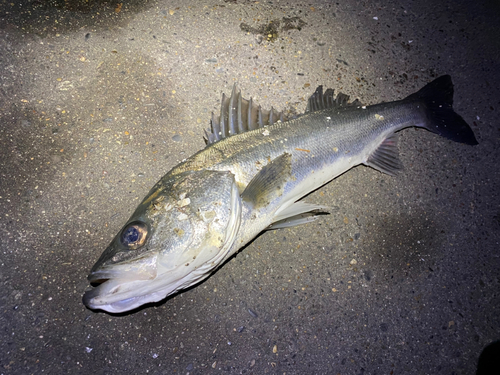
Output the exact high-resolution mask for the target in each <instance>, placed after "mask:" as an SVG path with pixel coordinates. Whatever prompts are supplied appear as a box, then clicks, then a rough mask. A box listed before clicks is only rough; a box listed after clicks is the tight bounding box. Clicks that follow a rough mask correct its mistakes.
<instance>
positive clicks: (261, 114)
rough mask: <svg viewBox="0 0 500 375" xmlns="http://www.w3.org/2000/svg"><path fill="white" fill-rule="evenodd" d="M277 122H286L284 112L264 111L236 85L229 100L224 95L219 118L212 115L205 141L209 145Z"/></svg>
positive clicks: (272, 109)
mask: <svg viewBox="0 0 500 375" xmlns="http://www.w3.org/2000/svg"><path fill="white" fill-rule="evenodd" d="M277 121H286V118H285V115H284V114H283V113H282V112H279V111H277V110H275V109H274V108H273V107H271V109H270V110H266V109H262V107H261V106H260V105H256V104H254V103H253V100H252V98H250V100H247V99H245V98H243V97H242V96H241V91H240V90H238V88H237V86H236V84H234V86H233V91H232V93H231V96H230V97H229V98H228V97H226V95H224V94H222V100H221V104H220V114H219V116H215V115H214V114H213V113H212V120H211V121H210V129H209V130H208V131H207V130H205V136H206V139H205V141H206V142H207V145H209V144H212V143H215V142H217V141H220V140H221V139H224V138H227V137H230V136H232V135H235V134H241V133H244V132H246V131H249V130H254V129H258V128H262V127H264V126H266V125H272V124H274V123H275V122H277Z"/></svg>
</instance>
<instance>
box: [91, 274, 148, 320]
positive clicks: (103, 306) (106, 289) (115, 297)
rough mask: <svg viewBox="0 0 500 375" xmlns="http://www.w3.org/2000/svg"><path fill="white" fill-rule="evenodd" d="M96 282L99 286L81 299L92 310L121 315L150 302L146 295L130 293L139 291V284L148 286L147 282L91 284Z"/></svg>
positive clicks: (121, 280)
mask: <svg viewBox="0 0 500 375" xmlns="http://www.w3.org/2000/svg"><path fill="white" fill-rule="evenodd" d="M98 282H99V283H100V284H99V285H97V286H95V287H91V289H89V290H87V291H86V292H85V293H84V295H83V298H82V302H83V304H84V305H85V306H87V307H88V308H90V309H92V310H104V311H107V312H110V313H121V312H124V311H129V310H133V309H135V308H136V307H139V306H141V305H142V304H144V303H147V302H152V301H149V300H148V295H142V296H141V295H133V294H135V293H133V294H131V293H130V292H133V291H135V290H137V289H141V284H142V286H144V283H146V284H149V283H150V282H148V281H147V280H132V281H130V280H129V279H127V280H124V279H92V283H93V284H96V283H98Z"/></svg>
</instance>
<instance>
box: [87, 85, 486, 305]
mask: <svg viewBox="0 0 500 375" xmlns="http://www.w3.org/2000/svg"><path fill="white" fill-rule="evenodd" d="M453 92H454V88H453V83H452V80H451V77H450V76H449V75H444V76H441V77H439V78H436V79H435V80H434V81H432V82H430V83H428V84H427V85H426V86H424V87H423V88H422V89H420V90H419V91H417V92H416V93H413V94H411V95H409V96H407V97H406V98H404V99H402V100H397V101H393V102H387V103H380V104H375V105H370V106H365V105H363V104H362V103H360V102H359V100H355V101H354V102H349V96H347V95H345V94H343V93H339V94H338V95H336V96H335V93H334V91H333V90H332V89H328V90H326V91H325V92H323V87H322V86H319V87H318V88H317V89H316V91H315V92H314V93H313V94H312V95H311V97H310V98H309V100H308V104H307V109H306V110H305V112H304V113H303V114H302V115H299V116H296V117H291V118H290V119H288V118H287V117H288V116H286V115H285V114H284V113H283V112H279V111H276V110H275V109H274V108H271V110H265V109H263V108H262V107H260V106H258V105H257V104H255V103H254V102H253V100H252V99H251V98H250V99H249V100H247V99H244V98H243V97H242V95H241V91H240V90H238V89H237V86H236V85H234V86H233V90H232V93H231V96H230V97H226V96H225V95H224V94H223V95H222V100H221V109H220V114H219V116H215V115H214V114H213V113H212V119H211V127H210V129H209V130H208V131H205V137H206V143H207V146H206V147H205V148H204V149H203V150H200V151H199V152H197V153H196V154H194V155H193V156H191V157H189V158H188V159H186V160H184V161H183V162H181V163H180V164H178V165H177V166H175V167H174V168H173V169H172V170H170V171H169V172H168V173H167V174H166V175H165V176H163V177H162V178H161V179H160V180H159V181H158V182H157V183H156V185H154V187H153V188H152V189H151V191H150V192H149V193H148V194H147V195H146V197H145V198H144V199H143V201H142V202H141V203H140V204H139V206H138V207H137V209H136V210H135V211H134V213H133V214H132V216H131V217H130V219H129V220H128V221H127V222H126V223H125V225H124V226H123V228H122V229H121V230H120V231H119V233H118V234H117V235H116V236H115V238H114V239H113V240H112V241H111V243H110V244H109V246H108V247H107V248H106V249H105V251H104V252H103V253H102V255H101V256H100V258H99V259H98V261H97V262H96V263H95V265H94V266H93V267H92V269H91V271H90V273H89V275H88V280H89V282H90V284H91V285H90V286H89V288H88V289H87V291H86V292H85V293H84V295H83V303H84V304H85V305H86V306H87V307H88V308H89V309H92V310H104V311H106V312H109V313H123V312H127V311H131V310H134V309H135V310H137V309H138V308H139V307H141V306H143V305H145V304H150V303H154V302H158V301H162V300H164V299H166V298H167V297H168V296H170V295H172V294H174V293H177V292H179V291H181V290H183V289H186V288H188V287H191V286H193V285H195V284H198V283H200V282H201V281H203V280H204V279H206V278H207V277H209V276H210V275H211V274H212V273H213V272H214V271H215V270H217V269H218V268H219V267H220V266H221V265H223V264H224V263H225V262H226V261H227V260H228V259H229V258H230V257H231V256H233V255H234V254H235V253H237V252H238V250H240V249H241V248H242V247H244V246H245V245H246V244H248V243H249V242H250V241H252V240H253V239H254V238H255V237H256V236H257V235H259V234H260V233H261V232H263V231H266V230H270V229H280V228H287V227H292V226H295V225H299V224H305V223H309V222H311V221H313V220H315V219H316V218H317V217H318V216H319V214H320V213H325V211H328V207H325V206H320V205H315V204H311V203H308V202H305V201H303V200H301V198H303V197H304V196H306V195H307V194H309V193H310V192H312V191H314V190H316V189H318V188H319V187H321V186H323V185H324V184H326V183H328V182H330V181H331V180H333V179H334V178H335V177H337V176H339V175H341V174H342V173H344V172H346V171H348V170H349V169H351V168H353V167H355V166H357V165H360V164H363V165H365V166H368V167H372V168H374V169H376V170H378V171H380V172H382V173H386V174H389V175H395V174H396V173H397V172H398V171H399V170H400V169H401V167H402V165H401V162H400V160H399V157H398V132H399V131H400V130H402V129H405V128H408V127H420V128H424V129H427V130H429V131H431V132H433V133H435V134H437V135H440V136H442V137H444V138H447V139H449V140H452V141H455V142H459V143H464V144H467V145H476V144H477V143H478V142H477V140H476V138H475V135H474V132H473V131H472V129H471V128H470V126H469V125H468V124H467V122H466V121H465V120H464V119H463V118H462V117H461V116H460V115H459V114H458V113H456V112H455V111H454V109H453Z"/></svg>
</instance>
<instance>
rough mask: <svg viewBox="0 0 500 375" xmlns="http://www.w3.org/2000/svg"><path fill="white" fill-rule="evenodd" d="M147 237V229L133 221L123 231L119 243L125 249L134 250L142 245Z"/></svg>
mask: <svg viewBox="0 0 500 375" xmlns="http://www.w3.org/2000/svg"><path fill="white" fill-rule="evenodd" d="M147 235H148V228H147V226H146V224H144V223H141V222H139V221H135V222H133V223H130V224H129V225H127V226H126V227H125V229H123V232H122V235H121V242H122V245H124V246H125V247H128V248H129V249H133V250H135V249H138V248H139V247H141V246H142V245H144V243H145V242H146V237H147Z"/></svg>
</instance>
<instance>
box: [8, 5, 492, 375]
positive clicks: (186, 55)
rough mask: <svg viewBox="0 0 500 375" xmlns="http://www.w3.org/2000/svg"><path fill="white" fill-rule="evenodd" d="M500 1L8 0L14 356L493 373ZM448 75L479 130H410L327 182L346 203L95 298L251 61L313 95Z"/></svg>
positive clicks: (266, 74)
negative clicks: (108, 258)
mask: <svg viewBox="0 0 500 375" xmlns="http://www.w3.org/2000/svg"><path fill="white" fill-rule="evenodd" d="M499 15H500V6H499V5H498V3H497V2H494V1H485V2H470V1H469V2H467V1H455V0H453V1H452V0H444V1H430V0H429V1H420V2H414V1H385V2H380V3H379V2H358V1H338V2H327V1H317V0H311V1H309V2H295V1H279V0H275V1H260V2H259V1H244V0H231V1H230V0H226V1H221V0H211V1H194V0H190V1H182V2H179V1H167V0H159V1H130V2H125V1H124V2H122V3H118V2H112V1H98V0H95V1H84V0H75V1H72V2H70V1H63V0H53V1H35V0H33V1H28V0H23V1H16V2H14V1H13V2H10V1H2V2H1V4H0V116H1V122H0V217H1V220H0V233H1V240H2V241H1V243H2V245H1V249H0V254H1V259H0V281H1V288H0V311H1V314H0V329H1V331H0V332H1V333H0V374H41V373H45V374H75V373H81V374H144V373H153V374H173V373H176V374H202V373H203V374H217V373H228V374H244V373H246V374H285V373H286V374H473V373H474V372H475V371H476V368H477V362H478V358H479V356H480V354H481V352H482V351H483V349H484V348H485V347H486V346H487V345H489V344H490V343H492V342H494V341H496V340H498V339H500V251H499V241H500V205H499V204H500V184H499V182H500V178H499V177H500V176H499V170H500V169H499V164H500V152H499V138H500V132H499V130H500V122H499V115H500V101H499V98H500V89H499V88H500V80H499V73H498V72H499V71H500V57H499V56H500V28H499V27H498V18H499ZM442 74H450V75H451V76H452V78H453V81H454V84H455V103H454V107H455V109H456V111H457V112H458V113H460V114H461V115H462V116H463V117H464V118H465V119H466V121H467V122H468V123H469V124H471V127H472V129H473V130H474V132H475V134H476V137H477V139H478V141H479V145H477V146H474V147H472V146H466V145H462V144H457V143H453V142H451V141H448V140H446V139H444V138H441V137H438V136H436V135H434V134H431V133H429V132H427V131H425V130H416V129H407V130H403V131H402V132H401V133H400V143H399V148H400V151H401V159H402V162H403V164H404V166H405V169H404V170H403V171H402V172H401V173H400V174H399V175H397V176H396V177H389V176H387V175H383V174H381V173H379V172H377V171H375V170H373V169H370V168H367V167H363V166H360V167H357V168H355V169H353V170H351V171H349V172H347V173H345V174H344V175H342V176H340V177H339V178H337V179H336V180H335V181H333V182H331V183H330V184H328V185H326V186H324V187H323V188H321V189H319V190H318V191H316V192H315V193H313V194H311V195H310V196H309V197H307V200H308V201H310V202H313V203H317V204H321V205H328V206H330V207H331V214H330V215H327V216H322V217H321V218H320V219H319V220H317V221H316V222H315V223H313V224H309V225H304V226H300V227H296V228H292V229H287V230H280V231H274V232H267V233H264V234H262V235H261V236H259V237H258V238H257V239H256V240H255V241H253V242H252V243H251V244H250V245H248V246H247V247H246V248H245V249H243V250H242V251H241V252H240V253H238V254H237V255H236V256H235V257H233V258H232V259H230V260H229V261H228V262H227V263H226V264H225V265H224V266H223V267H222V268H221V269H220V270H219V271H218V272H216V273H215V274H214V275H213V276H212V277H210V278H209V279H208V280H207V281H206V282H204V283H202V284H201V285H199V286H197V287H195V288H191V289H189V290H187V291H185V292H183V293H181V294H178V295H175V296H173V297H171V298H168V299H167V300H166V301H163V302H162V303H159V304H156V305H153V306H147V307H145V308H143V309H139V310H138V311H134V312H133V313H130V314H124V315H118V316H117V315H110V314H106V313H103V312H94V311H91V310H88V309H86V308H85V306H84V305H83V304H82V303H81V297H82V294H83V292H84V291H85V289H86V288H87V286H88V282H87V280H86V276H87V273H88V271H89V270H90V268H91V267H92V265H93V264H94V262H95V261H96V260H97V258H98V257H99V256H100V254H101V252H102V251H103V250H104V248H105V247H106V245H107V244H108V242H109V241H110V240H111V239H112V238H113V237H114V235H115V234H116V233H117V232H118V230H119V229H120V228H121V226H122V225H123V224H124V223H125V221H126V220H127V218H128V217H129V215H130V214H131V213H132V211H133V210H134V209H135V207H136V205H137V204H138V202H139V201H140V199H142V198H143V196H144V195H145V194H146V193H147V192H148V190H149V189H150V188H151V187H152V186H153V184H154V183H155V182H156V181H157V180H158V179H159V178H160V177H161V176H162V175H163V174H165V173H166V172H167V171H168V170H169V169H170V168H171V167H173V166H174V165H176V164H177V163H178V162H179V161H181V160H182V159H184V158H186V157H188V156H190V155H191V154H193V153H195V152H196V151H198V150H200V149H201V148H203V147H204V141H203V129H204V128H206V127H207V126H208V121H209V118H210V113H211V112H212V111H217V109H218V107H219V101H220V97H221V94H222V92H225V93H226V94H229V93H230V90H231V88H232V85H233V83H234V82H238V84H239V87H240V88H241V89H242V92H243V94H244V96H245V97H247V98H248V97H250V96H252V97H253V98H254V100H255V101H256V102H258V103H259V104H261V105H263V106H264V107H270V106H271V105H273V106H274V107H275V108H279V109H286V110H291V111H297V112H301V111H303V110H304V109H305V104H306V100H307V98H308V97H309V95H310V94H311V93H312V92H313V91H314V89H315V88H316V86H318V85H320V84H322V85H324V86H325V87H332V88H334V89H335V90H341V91H342V92H344V93H346V94H349V95H351V98H353V99H354V98H359V99H360V100H361V101H362V102H364V103H365V104H374V103H378V102H381V101H391V100H396V99H401V98H403V97H405V96H406V95H408V94H410V93H413V92H414V91H416V90H417V89H419V88H420V87H422V86H423V85H424V84H426V83H428V82H430V81H431V80H432V79H433V78H435V77H437V76H439V75H442ZM490 348H493V349H495V348H496V349H498V345H496V346H495V345H494V346H493V347H490ZM487 352H488V353H490V354H491V353H495V351H494V350H489V351H485V354H484V356H485V357H486V353H487ZM493 357H494V355H493ZM497 358H498V357H497Z"/></svg>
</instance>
